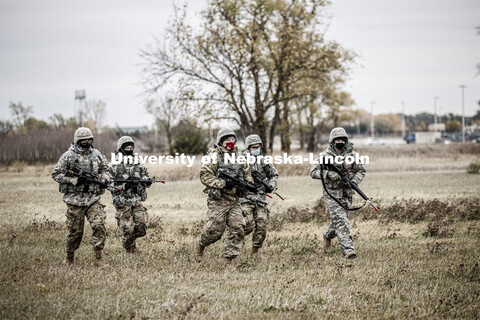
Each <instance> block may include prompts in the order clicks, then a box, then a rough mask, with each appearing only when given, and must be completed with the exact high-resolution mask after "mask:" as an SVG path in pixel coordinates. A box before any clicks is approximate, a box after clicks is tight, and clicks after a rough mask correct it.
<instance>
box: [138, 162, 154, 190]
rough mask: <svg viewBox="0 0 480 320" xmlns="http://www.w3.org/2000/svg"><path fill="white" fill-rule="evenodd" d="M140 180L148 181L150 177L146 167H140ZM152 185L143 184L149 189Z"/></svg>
mask: <svg viewBox="0 0 480 320" xmlns="http://www.w3.org/2000/svg"><path fill="white" fill-rule="evenodd" d="M140 179H141V180H148V179H150V176H149V175H148V170H147V167H145V166H143V165H140ZM151 185H152V184H145V186H146V187H147V188H150V186H151Z"/></svg>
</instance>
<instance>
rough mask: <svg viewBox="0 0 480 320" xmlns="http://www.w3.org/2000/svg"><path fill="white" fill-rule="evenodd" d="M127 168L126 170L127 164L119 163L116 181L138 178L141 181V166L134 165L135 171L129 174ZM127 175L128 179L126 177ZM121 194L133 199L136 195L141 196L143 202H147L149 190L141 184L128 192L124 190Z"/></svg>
mask: <svg viewBox="0 0 480 320" xmlns="http://www.w3.org/2000/svg"><path fill="white" fill-rule="evenodd" d="M129 171H130V170H128V169H127V168H125V164H124V163H123V162H121V163H119V164H118V166H117V168H116V175H115V177H114V180H123V179H132V178H137V179H141V178H142V176H141V173H140V165H139V164H134V165H133V170H132V171H131V173H130V172H129ZM125 175H127V177H125ZM121 193H122V194H123V195H124V196H125V197H126V198H132V197H134V196H135V195H139V196H140V198H141V200H142V201H145V200H147V190H146V188H145V186H144V185H143V184H141V183H139V184H137V185H135V186H132V187H131V188H129V189H128V190H122V191H121Z"/></svg>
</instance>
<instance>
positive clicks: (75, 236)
mask: <svg viewBox="0 0 480 320" xmlns="http://www.w3.org/2000/svg"><path fill="white" fill-rule="evenodd" d="M67 207H68V210H67V213H66V214H65V215H66V217H67V230H68V235H67V252H74V251H75V250H77V249H78V248H79V247H80V243H81V242H82V238H83V229H84V226H85V218H87V220H88V223H90V227H91V228H92V239H91V243H92V246H93V250H95V251H101V250H103V248H104V246H105V239H106V237H107V231H106V229H105V219H106V218H107V214H106V213H105V210H104V208H105V206H104V205H103V204H102V203H100V201H95V202H94V203H92V204H91V205H90V206H86V207H83V206H74V205H71V204H67Z"/></svg>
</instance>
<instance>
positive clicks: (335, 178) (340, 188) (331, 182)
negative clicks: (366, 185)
mask: <svg viewBox="0 0 480 320" xmlns="http://www.w3.org/2000/svg"><path fill="white" fill-rule="evenodd" d="M356 155H358V153H357V152H355V151H354V149H353V144H352V143H350V142H348V143H347V144H346V145H345V147H344V148H343V150H342V152H341V153H340V154H338V153H337V152H336V151H335V148H334V147H333V146H331V145H330V146H329V147H328V148H327V149H326V150H325V151H323V152H322V153H320V154H319V155H318V157H317V159H316V160H317V161H318V162H319V163H318V164H312V166H311V167H310V176H311V177H312V178H313V179H321V176H320V173H321V166H322V165H321V164H320V159H321V158H322V157H327V156H331V157H335V156H343V157H347V156H353V157H354V158H355V157H356ZM336 166H337V167H338V168H339V169H340V170H342V171H344V172H346V173H347V175H348V177H349V178H350V179H351V180H352V181H353V182H355V183H356V184H360V183H361V182H362V180H363V178H365V167H364V166H363V164H356V163H355V162H354V163H352V164H346V163H342V164H341V165H339V164H336ZM323 178H324V180H325V185H326V186H327V188H328V191H329V192H330V193H331V194H332V195H333V196H334V197H337V198H341V197H342V196H343V195H346V196H353V193H354V192H353V190H352V188H351V187H350V186H347V185H344V184H343V183H342V182H341V179H340V176H339V175H338V174H337V173H336V172H334V171H329V170H326V169H324V170H323ZM324 195H325V196H327V194H326V192H325V191H324Z"/></svg>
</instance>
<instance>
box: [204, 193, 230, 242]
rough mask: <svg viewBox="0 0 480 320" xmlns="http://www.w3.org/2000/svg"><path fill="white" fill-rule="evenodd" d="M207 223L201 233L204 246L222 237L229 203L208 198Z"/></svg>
mask: <svg viewBox="0 0 480 320" xmlns="http://www.w3.org/2000/svg"><path fill="white" fill-rule="evenodd" d="M207 205H208V210H207V225H206V227H205V231H203V233H202V234H201V235H200V239H199V243H200V245H201V246H202V247H206V246H209V245H211V244H212V243H215V242H217V241H218V240H220V238H221V237H222V234H223V232H224V231H225V226H226V213H227V211H228V209H229V206H228V204H226V203H224V202H223V201H216V200H208V202H207Z"/></svg>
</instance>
